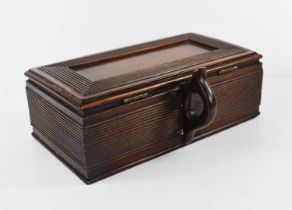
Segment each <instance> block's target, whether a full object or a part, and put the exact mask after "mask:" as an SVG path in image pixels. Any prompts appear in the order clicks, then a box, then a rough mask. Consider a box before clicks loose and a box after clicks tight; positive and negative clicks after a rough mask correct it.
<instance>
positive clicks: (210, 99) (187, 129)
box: [184, 67, 217, 144]
mask: <svg viewBox="0 0 292 210" xmlns="http://www.w3.org/2000/svg"><path fill="white" fill-rule="evenodd" d="M195 95H199V96H200V98H201V100H202V104H203V110H202V111H201V113H199V114H198V113H196V107H193V99H194V97H195ZM216 110H217V104H216V97H215V93H214V91H213V89H212V88H211V85H210V83H209V82H208V78H207V73H206V69H205V68H204V67H199V68H198V69H196V70H195V71H194V72H193V75H192V79H191V82H190V84H189V87H188V89H187V95H186V97H185V102H184V113H185V114H184V115H185V116H184V135H185V144H189V143H190V142H192V140H193V138H194V136H195V135H196V133H197V132H198V131H199V130H201V129H203V128H205V127H207V126H208V125H209V124H210V123H211V122H212V121H213V120H214V118H215V115H216Z"/></svg>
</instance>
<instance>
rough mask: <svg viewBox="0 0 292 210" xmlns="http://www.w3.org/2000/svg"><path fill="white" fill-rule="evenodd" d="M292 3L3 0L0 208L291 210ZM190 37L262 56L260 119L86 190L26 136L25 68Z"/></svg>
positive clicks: (283, 0) (0, 17)
mask: <svg viewBox="0 0 292 210" xmlns="http://www.w3.org/2000/svg"><path fill="white" fill-rule="evenodd" d="M291 11H292V3H291V0H278V1H268V0H263V1H256V0H242V1H236V0H233V1H232V0H230V1H227V0H221V1H215V0H204V1H195V0H192V1H191V0H190V1H187V0H180V1H171V0H168V1H158V0H147V1H139V0H136V1H130V0H122V1H113V0H107V1H97V0H95V1H94V0H92V1H90V0H82V1H74V0H71V1H70V0H47V1H41V0H25V1H24V0H23V1H20V0H19V1H16V0H7V1H4V0H1V3H0V58H1V59H0V67H1V73H0V88H1V89H0V98H1V103H0V119H1V120H0V129H1V132H0V149H1V150H0V209H1V210H2V209H9V210H10V209H21V210H23V209H30V210H32V209H62V210H64V209H70V210H74V209H117V210H123V209H126V210H131V209H135V210H136V209H200V210H202V209H216V210H221V209H222V210H229V209H230V210H240V209H243V210H249V209H254V210H262V209H265V210H266V209H273V210H275V209H277V210H281V209H285V210H287V209H292V199H291V195H292V138H291V137H292V135H291V130H292V128H291V118H292V101H291V98H292V97H291V93H290V91H292V77H291V76H292V74H291V71H292V53H291V49H292V41H291V37H292V30H291V26H292V12H291ZM186 32H196V33H201V34H205V35H208V36H212V37H215V38H219V39H222V40H225V41H228V42H231V43H235V44H238V45H241V46H244V47H247V48H250V49H252V50H255V51H257V52H259V53H261V54H263V56H264V58H263V59H262V61H263V63H264V86H263V98H262V106H261V112H262V114H261V115H260V117H258V118H256V119H254V120H251V121H249V122H247V123H243V124H241V125H239V126H236V127H234V128H232V129H229V130H227V131H224V132H221V133H219V134H216V135H214V136H212V137H209V138H207V139H205V140H203V141H200V142H197V143H195V144H192V145H190V146H188V147H185V148H183V149H180V150H177V151H175V152H172V153H170V154H167V155H164V156H162V157H160V158H157V159H155V160H152V161H150V162H147V163H145V164H142V165H139V166H137V167H135V168H132V169H130V170H127V171H125V172H123V173H120V174H118V175H115V176H113V177H110V178H107V179H105V180H102V181H100V182H97V183H95V184H93V185H89V186H88V185H85V184H83V183H82V182H81V181H80V180H79V179H78V178H77V177H76V176H75V175H74V174H73V173H72V172H71V171H69V170H68V169H67V168H66V167H64V166H63V165H62V163H60V162H59V161H58V160H57V159H56V158H55V157H53V156H52V155H51V154H50V153H49V152H48V151H46V149H44V148H43V147H42V146H41V145H40V144H39V143H37V142H36V141H35V140H34V139H33V138H32V137H31V135H30V133H31V130H32V129H31V127H30V125H29V115H28V109H27V103H26V97H25V88H24V87H25V77H24V76H23V73H24V72H25V71H26V70H27V69H28V68H31V67H35V66H39V65H45V64H49V63H53V62H56V61H61V60H64V59H70V58H74V57H78V56H83V55H86V54H92V53H96V52H101V51H105V50H110V49H114V48H119V47H124V46H127V45H132V44H137V43H141V42H144V41H150V40H153V39H158V38H163V37H167V36H172V35H177V34H180V33H186Z"/></svg>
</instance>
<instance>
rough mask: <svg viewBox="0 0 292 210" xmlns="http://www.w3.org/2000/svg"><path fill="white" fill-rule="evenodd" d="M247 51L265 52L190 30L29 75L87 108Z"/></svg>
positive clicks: (74, 104) (214, 64) (244, 53)
mask: <svg viewBox="0 0 292 210" xmlns="http://www.w3.org/2000/svg"><path fill="white" fill-rule="evenodd" d="M247 56H249V57H250V56H254V57H256V58H258V57H259V55H258V54H256V53H255V52H252V51H250V50H247V49H244V48H241V47H238V46H235V45H232V44H229V43H226V42H223V41H219V40H216V39H212V38H209V37H205V36H202V35H198V34H193V33H189V34H183V35H179V36H175V37H170V38H166V39H161V40H157V41H152V42H148V43H144V44H140V45H134V46H130V47H127V48H122V49H118V50H113V51H109V52H105V53H99V54H94V55H90V56H86V57H81V58H77V59H73V60H68V61H64V62H59V63H55V64H51V65H46V66H41V67H36V68H33V69H30V70H28V71H27V72H26V73H25V75H26V76H28V77H29V79H30V80H32V81H34V82H36V83H38V84H40V85H43V86H44V87H46V88H48V89H50V90H51V91H53V92H54V93H55V94H57V95H59V96H61V98H63V99H64V100H66V101H67V102H69V103H70V104H72V105H73V106H74V107H76V108H78V109H81V110H86V109H90V108H93V107H94V106H98V105H99V104H100V103H99V102H100V101H101V100H102V101H106V99H107V98H114V97H115V96H117V95H118V96H122V95H123V94H127V93H128V92H129V91H131V93H133V94H134V93H135V90H139V89H141V88H142V89H143V88H147V87H149V86H150V85H151V87H155V85H157V84H160V83H162V82H167V81H169V80H173V79H176V78H181V77H183V76H188V75H191V72H192V71H193V70H194V68H195V67H197V66H200V65H204V66H206V67H207V69H208V72H209V71H212V69H214V66H216V65H220V64H222V63H224V62H226V61H230V60H236V59H242V58H243V57H247ZM209 67H210V68H209ZM211 67H212V68H211Z"/></svg>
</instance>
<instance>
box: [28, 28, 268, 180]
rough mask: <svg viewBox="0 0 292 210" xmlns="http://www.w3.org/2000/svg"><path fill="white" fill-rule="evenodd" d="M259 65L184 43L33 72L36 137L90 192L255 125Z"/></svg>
mask: <svg viewBox="0 0 292 210" xmlns="http://www.w3.org/2000/svg"><path fill="white" fill-rule="evenodd" d="M260 58H261V55H259V54H257V53H255V52H253V51H251V50H247V49H244V48H241V47H238V46H235V45H232V44H229V43H225V42H222V41H219V40H216V39H212V38H208V37H204V36H201V35H197V34H184V35H180V36H176V37H171V38H167V39H162V40H157V41H153V42H148V43H145V44H141V45H135V46H131V47H128V48H123V49H119V50H114V51H109V52H106V53H100V54H95V55H91V56H86V57H82V58H78V59H73V60H69V61H64V62H60V63H56V64H51V65H46V66H42V67H37V68H34V69H30V70H29V71H27V72H26V75H27V76H28V77H29V79H28V81H27V85H26V90H27V96H28V104H29V110H30V117H31V124H32V126H33V128H34V131H33V136H34V137H35V138H36V139H37V140H39V141H40V142H41V143H42V144H43V145H45V146H46V147H47V148H48V149H49V150H50V151H51V152H52V153H53V154H55V155H56V156H57V157H58V158H59V159H61V160H62V161H63V162H64V163H65V164H66V165H67V166H69V168H71V169H72V170H73V171H74V172H75V173H76V174H78V175H79V176H80V177H81V178H82V179H83V180H84V181H85V182H86V183H92V182H94V181H97V180H100V179H102V178H105V177H107V176H110V175H112V174H115V173H117V172H119V171H122V170H124V169H127V168H129V167H132V166H134V165H137V164H139V163H142V162H144V161H147V160H149V159H152V158H154V157H157V156H159V155H161V154H164V153H166V152H169V151H172V150H174V149H177V148H180V147H182V146H184V145H185V143H192V142H194V141H196V140H198V139H201V138H203V137H206V136H208V135H211V134H213V133H216V132H218V131H221V130H223V129H226V128H228V127H231V126H233V125H236V124H238V123H240V122H243V121H245V120H248V119H251V118H253V117H255V116H257V115H258V114H259V105H260V100H261V86H262V75H263V71H262V66H261V63H260V62H259V59H260ZM198 68H199V69H201V70H198ZM202 68H204V70H202ZM215 101H216V103H215Z"/></svg>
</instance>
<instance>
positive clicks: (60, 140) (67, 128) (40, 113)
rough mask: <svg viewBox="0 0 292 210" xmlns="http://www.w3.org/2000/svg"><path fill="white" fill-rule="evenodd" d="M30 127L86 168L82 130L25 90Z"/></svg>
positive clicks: (27, 89) (59, 112)
mask: <svg viewBox="0 0 292 210" xmlns="http://www.w3.org/2000/svg"><path fill="white" fill-rule="evenodd" d="M26 93H27V99H28V106H29V112H30V120H31V125H32V126H33V127H34V128H35V129H37V130H38V131H39V132H40V133H42V135H44V136H45V137H46V138H47V139H48V140H50V141H51V142H52V143H53V144H54V145H56V146H57V147H58V148H59V149H60V150H61V151H62V152H64V153H65V154H67V155H68V156H69V157H70V158H72V159H73V160H74V161H76V162H77V163H78V164H79V165H80V166H82V167H85V166H86V157H85V147H84V141H83V129H82V127H81V126H80V125H78V124H77V123H76V122H74V121H73V120H71V119H70V118H68V117H67V116H66V115H64V114H63V113H62V112H61V111H60V110H58V109H57V108H56V107H54V106H52V104H50V103H49V102H47V101H46V100H44V99H43V98H42V97H40V96H39V95H38V94H37V93H35V92H34V91H33V90H31V89H30V88H26Z"/></svg>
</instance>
